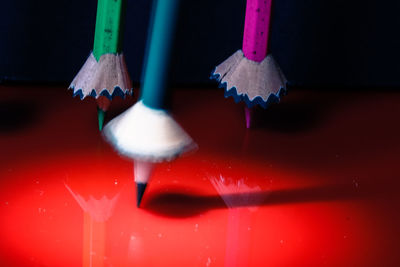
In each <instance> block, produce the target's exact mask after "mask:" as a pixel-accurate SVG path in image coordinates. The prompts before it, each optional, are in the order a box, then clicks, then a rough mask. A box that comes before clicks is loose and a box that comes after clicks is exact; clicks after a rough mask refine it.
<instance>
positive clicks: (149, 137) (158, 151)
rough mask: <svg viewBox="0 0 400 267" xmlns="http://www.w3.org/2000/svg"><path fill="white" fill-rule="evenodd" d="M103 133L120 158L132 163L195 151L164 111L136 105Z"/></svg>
mask: <svg viewBox="0 0 400 267" xmlns="http://www.w3.org/2000/svg"><path fill="white" fill-rule="evenodd" d="M103 134H104V136H105V138H106V139H107V141H109V142H110V143H111V144H112V145H113V146H114V148H115V149H116V150H117V151H118V152H119V153H120V154H122V155H124V156H127V157H129V158H132V159H135V160H142V161H151V162H161V161H166V160H167V161H168V160H172V159H174V158H176V157H178V156H179V155H181V154H182V153H184V152H187V151H189V150H192V149H194V148H196V144H195V143H194V142H193V140H192V139H191V138H190V136H189V135H188V134H187V133H186V132H185V131H184V130H183V129H182V128H181V127H180V126H179V124H178V123H177V122H176V121H175V120H174V119H173V118H172V117H171V116H170V115H169V114H168V113H167V112H166V111H165V110H158V109H152V108H149V107H147V106H145V105H144V104H143V103H142V101H139V102H137V103H136V104H135V105H133V106H132V107H131V108H129V109H128V110H126V111H125V112H124V113H122V114H121V115H119V116H117V117H116V118H114V119H113V120H111V121H110V122H109V123H108V124H107V125H106V126H105V127H104V130H103Z"/></svg>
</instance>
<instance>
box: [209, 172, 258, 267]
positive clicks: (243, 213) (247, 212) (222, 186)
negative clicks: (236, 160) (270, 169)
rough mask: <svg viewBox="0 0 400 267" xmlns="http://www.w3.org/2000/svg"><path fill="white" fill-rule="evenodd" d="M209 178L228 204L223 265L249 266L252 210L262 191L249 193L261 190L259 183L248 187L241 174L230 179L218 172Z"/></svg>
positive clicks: (255, 208) (254, 209) (230, 266)
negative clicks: (217, 175)
mask: <svg viewBox="0 0 400 267" xmlns="http://www.w3.org/2000/svg"><path fill="white" fill-rule="evenodd" d="M210 181H211V184H212V185H213V186H214V188H215V189H216V190H217V192H218V194H219V195H220V196H221V198H222V199H223V201H224V202H225V204H226V206H227V207H228V223H227V233H226V250H225V264H224V266H227V267H228V266H229V267H232V266H233V267H235V266H250V260H251V258H250V251H251V250H250V246H251V236H252V232H251V225H252V223H251V221H252V213H253V212H255V211H256V210H257V209H258V208H257V205H258V204H261V203H262V202H263V201H264V198H265V194H264V195H262V194H251V193H256V192H261V187H259V186H254V187H250V186H248V185H246V184H245V179H243V178H241V179H239V180H233V179H226V178H224V177H223V176H222V175H220V177H219V178H216V177H211V178H210ZM233 196H236V197H233ZM249 204H253V205H254V206H249ZM241 206H242V207H241Z"/></svg>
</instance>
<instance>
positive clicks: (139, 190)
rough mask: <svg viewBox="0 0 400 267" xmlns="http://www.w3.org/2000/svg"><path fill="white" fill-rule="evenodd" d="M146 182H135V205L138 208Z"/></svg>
mask: <svg viewBox="0 0 400 267" xmlns="http://www.w3.org/2000/svg"><path fill="white" fill-rule="evenodd" d="M146 186H147V183H146V184H144V183H136V205H137V207H138V208H139V206H140V202H142V197H143V194H144V190H146Z"/></svg>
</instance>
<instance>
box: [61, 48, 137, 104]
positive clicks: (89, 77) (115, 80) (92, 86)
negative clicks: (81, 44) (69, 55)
mask: <svg viewBox="0 0 400 267" xmlns="http://www.w3.org/2000/svg"><path fill="white" fill-rule="evenodd" d="M69 88H71V89H73V90H74V93H76V92H77V91H79V90H82V94H83V96H82V98H85V97H86V96H88V95H91V93H92V91H93V90H94V91H95V92H96V95H95V96H94V97H95V98H98V97H99V96H100V94H101V93H102V92H103V91H104V90H106V91H107V92H108V94H109V95H110V96H111V95H112V94H113V93H114V90H116V89H117V88H118V89H120V90H122V93H123V94H131V93H132V83H131V80H130V78H129V73H128V69H127V67H126V63H125V58H124V55H123V54H104V55H102V56H101V57H100V59H99V61H98V62H97V60H96V59H95V57H94V56H93V53H91V54H90V55H89V57H88V59H87V60H86V62H85V64H84V65H83V66H82V68H81V70H80V71H79V73H78V74H77V75H76V76H75V78H74V80H73V81H72V83H71V85H70V86H69Z"/></svg>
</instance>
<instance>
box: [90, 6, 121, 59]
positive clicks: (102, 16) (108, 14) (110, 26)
mask: <svg viewBox="0 0 400 267" xmlns="http://www.w3.org/2000/svg"><path fill="white" fill-rule="evenodd" d="M125 9H126V0H98V4H97V15H96V28H95V36H94V45H93V54H94V57H95V58H96V60H97V61H99V59H100V57H101V56H102V55H104V54H108V53H113V54H116V53H121V51H122V43H123V28H124V23H125Z"/></svg>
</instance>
